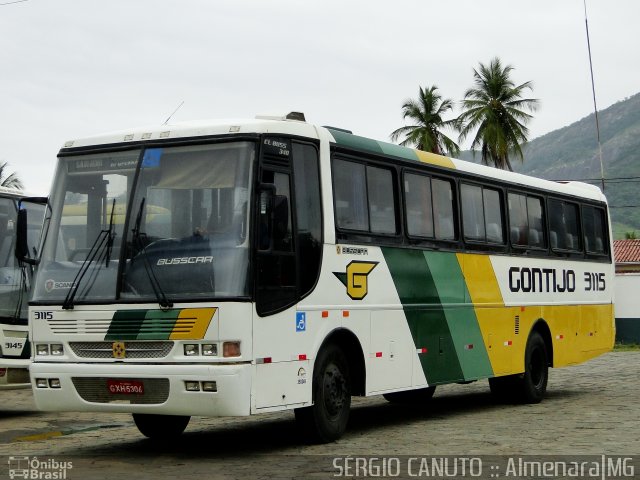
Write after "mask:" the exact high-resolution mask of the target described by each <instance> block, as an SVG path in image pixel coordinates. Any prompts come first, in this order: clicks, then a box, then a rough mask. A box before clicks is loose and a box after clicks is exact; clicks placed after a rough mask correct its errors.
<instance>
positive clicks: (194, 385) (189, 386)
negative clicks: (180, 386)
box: [184, 382, 200, 392]
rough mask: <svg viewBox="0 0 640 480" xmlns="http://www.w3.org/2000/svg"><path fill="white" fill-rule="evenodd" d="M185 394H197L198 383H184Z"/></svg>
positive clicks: (198, 389)
mask: <svg viewBox="0 0 640 480" xmlns="http://www.w3.org/2000/svg"><path fill="white" fill-rule="evenodd" d="M184 385H185V387H186V389H187V392H199V391H200V382H184Z"/></svg>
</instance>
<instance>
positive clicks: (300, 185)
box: [293, 142, 322, 297]
mask: <svg viewBox="0 0 640 480" xmlns="http://www.w3.org/2000/svg"><path fill="white" fill-rule="evenodd" d="M293 173H294V190H295V213H296V216H295V218H296V230H297V231H296V250H297V253H298V283H299V291H298V297H304V296H305V295H307V294H308V293H310V292H311V290H312V289H313V287H314V286H315V284H316V281H317V280H318V276H319V275H320V262H321V260H322V208H321V202H320V177H319V175H320V173H319V171H318V150H317V148H316V147H315V146H314V145H310V144H303V143H298V142H293Z"/></svg>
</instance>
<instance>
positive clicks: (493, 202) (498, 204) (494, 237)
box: [483, 188, 504, 244]
mask: <svg viewBox="0 0 640 480" xmlns="http://www.w3.org/2000/svg"><path fill="white" fill-rule="evenodd" d="M483 193H484V198H483V200H484V218H485V221H486V223H487V226H486V230H487V242H489V243H501V244H503V243H504V229H503V228H502V218H503V216H502V209H503V208H502V201H501V194H500V192H499V191H498V190H492V189H490V188H485V189H484V192H483Z"/></svg>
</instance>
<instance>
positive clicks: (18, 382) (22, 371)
mask: <svg viewBox="0 0 640 480" xmlns="http://www.w3.org/2000/svg"><path fill="white" fill-rule="evenodd" d="M29 363H30V360H22V359H15V360H14V359H11V358H1V359H0V390H12V389H15V388H29V387H31V383H29Z"/></svg>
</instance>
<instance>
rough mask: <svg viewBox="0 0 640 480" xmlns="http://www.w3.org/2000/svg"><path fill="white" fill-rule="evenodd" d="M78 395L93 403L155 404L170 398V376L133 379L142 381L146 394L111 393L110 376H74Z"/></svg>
mask: <svg viewBox="0 0 640 480" xmlns="http://www.w3.org/2000/svg"><path fill="white" fill-rule="evenodd" d="M71 380H72V381H73V385H74V386H75V387H76V391H77V392H78V395H80V396H81V397H82V399H83V400H85V401H87V402H91V403H112V402H118V401H120V402H126V403H130V404H132V405H133V404H135V405H153V404H159V403H164V402H166V401H167V398H169V379H168V378H136V379H131V381H136V382H142V384H143V385H144V394H142V395H131V394H122V393H111V392H110V391H109V387H108V385H107V382H108V380H109V379H108V378H103V377H73V378H72V379H71Z"/></svg>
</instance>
